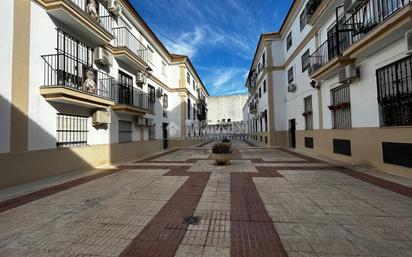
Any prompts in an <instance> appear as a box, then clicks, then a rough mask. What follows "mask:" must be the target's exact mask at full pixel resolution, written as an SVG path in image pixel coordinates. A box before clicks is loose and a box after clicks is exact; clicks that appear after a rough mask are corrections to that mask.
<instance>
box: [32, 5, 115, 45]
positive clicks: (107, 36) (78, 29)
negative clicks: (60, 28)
mask: <svg viewBox="0 0 412 257" xmlns="http://www.w3.org/2000/svg"><path fill="white" fill-rule="evenodd" d="M39 3H40V4H42V5H43V6H44V7H45V8H46V10H47V12H48V13H49V14H50V16H52V17H53V18H55V19H56V21H58V22H60V23H62V24H64V25H65V26H67V27H68V28H70V29H71V30H73V33H75V34H77V35H78V36H80V37H82V38H84V39H85V40H87V41H88V42H90V44H91V45H96V46H97V45H103V44H108V43H110V42H111V40H112V39H113V38H114V37H113V34H112V27H113V17H112V16H111V14H110V12H109V10H108V9H107V8H106V6H105V5H103V4H102V3H101V2H100V1H99V0H39Z"/></svg>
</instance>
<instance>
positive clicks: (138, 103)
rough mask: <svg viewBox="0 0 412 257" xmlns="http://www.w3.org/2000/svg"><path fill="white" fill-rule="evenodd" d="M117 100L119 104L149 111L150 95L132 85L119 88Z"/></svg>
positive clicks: (120, 85)
mask: <svg viewBox="0 0 412 257" xmlns="http://www.w3.org/2000/svg"><path fill="white" fill-rule="evenodd" d="M116 94H117V96H116V100H117V103H119V104H125V105H130V106H133V107H137V108H139V109H143V110H148V109H149V95H148V94H147V93H145V92H143V91H141V90H139V89H137V88H135V87H133V86H131V85H122V84H119V85H118V86H117V91H116Z"/></svg>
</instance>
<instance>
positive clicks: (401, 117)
mask: <svg viewBox="0 0 412 257" xmlns="http://www.w3.org/2000/svg"><path fill="white" fill-rule="evenodd" d="M376 81H377V86H378V102H379V105H380V109H381V116H382V125H383V126H405V125H412V56H408V57H406V58H403V59H401V60H399V61H396V62H394V63H391V64H389V65H387V66H385V67H382V68H380V69H378V70H377V71H376Z"/></svg>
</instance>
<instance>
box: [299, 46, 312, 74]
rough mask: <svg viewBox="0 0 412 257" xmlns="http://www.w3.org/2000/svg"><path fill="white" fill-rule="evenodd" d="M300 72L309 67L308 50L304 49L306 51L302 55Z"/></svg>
mask: <svg viewBox="0 0 412 257" xmlns="http://www.w3.org/2000/svg"><path fill="white" fill-rule="evenodd" d="M301 58H302V72H304V71H306V70H307V69H308V68H309V67H310V59H309V58H310V50H309V49H308V50H306V52H305V53H304V54H303V55H302V57H301Z"/></svg>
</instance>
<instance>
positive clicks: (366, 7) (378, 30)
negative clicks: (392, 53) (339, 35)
mask: <svg viewBox="0 0 412 257" xmlns="http://www.w3.org/2000/svg"><path fill="white" fill-rule="evenodd" d="M352 2H353V4H352V5H347V6H346V12H347V13H349V14H350V16H349V18H348V19H346V21H345V22H344V23H343V24H342V25H341V28H340V30H341V31H344V32H345V33H346V37H347V39H348V40H347V41H348V43H347V44H346V45H344V46H342V54H344V55H351V57H352V58H358V57H362V56H367V55H369V54H372V53H374V52H376V51H378V50H379V49H381V48H383V47H385V46H387V45H389V44H391V43H392V42H394V41H396V40H398V39H400V38H401V37H403V36H404V34H405V32H406V31H408V30H409V29H410V28H411V27H412V0H383V1H376V0H375V1H374V0H369V1H365V2H364V3H363V4H362V5H360V6H357V5H356V2H355V1H352Z"/></svg>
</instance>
